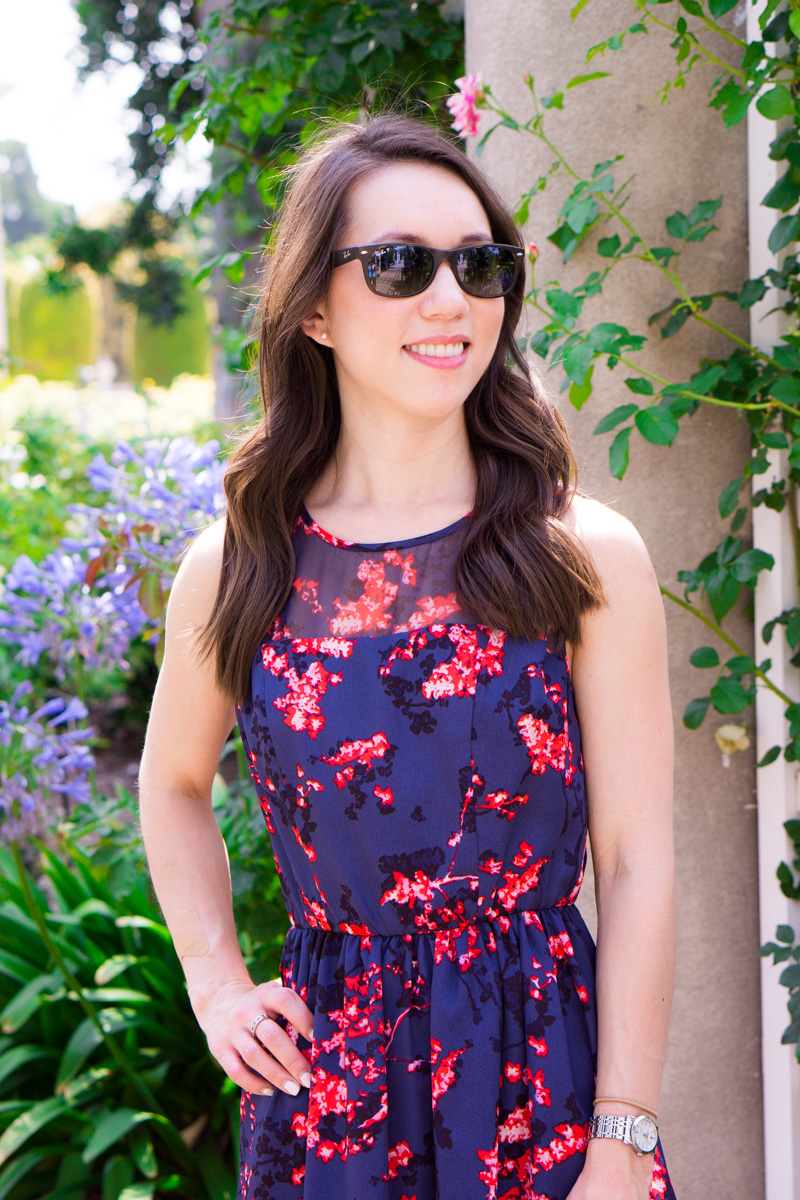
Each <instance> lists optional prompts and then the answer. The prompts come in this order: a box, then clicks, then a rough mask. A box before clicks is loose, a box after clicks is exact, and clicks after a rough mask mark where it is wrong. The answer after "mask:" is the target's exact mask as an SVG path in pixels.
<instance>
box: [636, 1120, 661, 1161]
mask: <svg viewBox="0 0 800 1200" xmlns="http://www.w3.org/2000/svg"><path fill="white" fill-rule="evenodd" d="M631 1141H632V1142H633V1144H634V1146H635V1147H636V1149H637V1150H638V1151H639V1153H640V1154H650V1153H651V1152H652V1151H653V1150H655V1148H656V1142H657V1141H658V1129H657V1128H656V1123H655V1121H653V1120H651V1119H650V1117H637V1118H636V1120H635V1121H634V1122H633V1125H632V1126H631Z"/></svg>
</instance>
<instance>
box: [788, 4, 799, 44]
mask: <svg viewBox="0 0 800 1200" xmlns="http://www.w3.org/2000/svg"><path fill="white" fill-rule="evenodd" d="M789 28H790V29H791V31H792V33H793V34H794V36H795V37H796V38H800V12H798V11H797V9H796V8H793V9H792V11H791V12H790V13H789Z"/></svg>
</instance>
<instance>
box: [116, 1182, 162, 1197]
mask: <svg viewBox="0 0 800 1200" xmlns="http://www.w3.org/2000/svg"><path fill="white" fill-rule="evenodd" d="M155 1191H156V1185H155V1184H154V1183H144V1182H142V1183H132V1184H130V1186H129V1187H126V1188H125V1189H124V1190H123V1191H121V1192H120V1194H119V1196H118V1197H117V1200H153V1196H154V1195H155Z"/></svg>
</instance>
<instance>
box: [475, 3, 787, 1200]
mask: <svg viewBox="0 0 800 1200" xmlns="http://www.w3.org/2000/svg"><path fill="white" fill-rule="evenodd" d="M570 7H571V5H569V4H567V3H566V2H564V0H562V2H561V3H553V0H466V10H465V17H466V38H467V69H468V71H481V72H482V73H483V77H484V79H485V80H486V81H487V82H488V83H489V84H490V85H491V88H492V90H493V92H494V94H495V95H496V96H497V98H498V99H499V100H500V102H501V103H502V104H503V105H504V107H505V108H506V109H507V110H509V111H510V112H512V113H513V114H514V115H515V116H519V117H521V118H522V119H523V120H527V118H528V116H529V115H530V112H531V109H530V98H529V93H528V89H527V87H526V85H525V83H524V79H523V76H524V75H525V74H526V72H531V73H532V74H533V76H534V78H535V80H536V90H537V94H538V95H539V96H542V95H547V94H549V93H550V92H552V91H554V90H555V89H556V88H558V87H560V86H563V85H564V84H565V83H566V82H567V81H568V80H569V79H570V78H571V77H572V76H574V75H577V74H582V73H585V72H587V71H592V70H605V71H610V72H612V73H613V76H612V78H609V79H604V80H601V81H599V82H596V83H593V84H589V85H586V86H585V87H581V88H576V89H575V90H573V91H570V92H568V93H567V94H566V98H565V106H564V110H563V112H562V111H557V110H550V112H549V113H548V116H547V132H548V136H549V137H550V138H551V140H552V141H553V142H554V143H555V144H557V145H558V147H559V149H560V150H561V151H562V152H563V153H565V155H566V157H567V158H568V160H570V161H571V162H572V163H573V164H574V165H575V166H576V167H577V168H578V169H579V170H580V171H582V172H587V173H589V172H591V169H592V167H593V166H594V164H595V163H598V162H601V161H603V160H605V159H609V158H613V157H614V156H615V155H616V154H618V153H624V155H625V159H624V162H622V163H620V164H618V165H617V166H616V168H615V171H616V178H617V180H618V181H620V182H621V181H622V180H623V179H625V178H627V177H629V176H631V175H635V179H634V181H633V184H632V186H631V200H630V202H629V205H628V207H627V208H626V213H627V214H628V215H629V217H630V219H631V220H632V221H633V223H634V225H635V226H637V227H638V228H639V229H640V230H641V232H642V234H643V235H644V236H645V237H646V238H648V240H649V241H650V244H651V245H663V244H665V241H668V239H667V238H666V235H665V231H664V218H665V217H666V216H667V215H669V214H670V213H672V212H674V211H675V210H676V209H680V210H682V211H684V212H687V213H688V212H689V211H690V209H691V208H692V206H693V205H694V204H695V203H696V202H697V201H698V200H707V199H712V198H716V197H717V196H719V195H720V194H722V195H723V196H724V202H723V205H722V207H721V209H720V210H719V212H718V214H717V218H716V223H717V225H718V226H719V232H718V233H715V234H712V235H711V236H710V237H708V238H707V240H706V241H704V242H703V243H701V244H698V245H696V246H694V247H690V249H689V251H688V253H687V254H686V255H685V256H684V258H683V259H682V262H683V263H684V264H685V265H684V267H683V275H684V279H685V282H686V284H687V287H688V288H689V290H690V291H692V292H704V293H705V292H711V291H716V290H718V289H722V288H734V287H737V285H739V284H740V283H741V281H742V280H744V279H745V278H746V277H747V207H746V206H747V194H746V189H747V175H746V145H745V126H744V124H741V125H740V126H738V127H736V128H735V129H733V130H732V131H730V132H726V130H725V128H724V126H723V124H722V121H721V119H720V117H719V114H718V113H716V112H713V111H712V110H710V109H709V108H708V107H707V90H708V87H709V85H710V83H711V81H712V78H713V74H714V73H716V68H708V69H706V70H705V71H698V72H697V73H696V74H693V75H691V76H690V77H689V79H688V80H687V85H686V90H685V91H674V92H672V93H671V94H670V96H669V98H668V100H667V102H666V104H664V105H661V104H659V103H658V101H657V100H656V101H654V96H655V93H656V92H657V90H658V89H659V87H660V86H661V85H662V84H663V83H664V82H665V81H666V80H667V79H670V78H673V77H674V75H675V73H676V68H675V61H674V52H673V51H671V50H670V48H669V38H668V37H667V36H663V37H662V36H660V35H659V34H658V33H656V34H652V33H651V34H650V36H649V37H644V36H638V37H632V38H630V39H629V44H626V48H625V49H624V50H623V51H622V52H616V53H614V52H607V53H606V55H605V57H604V58H599V57H597V58H595V59H593V61H592V65H591V66H590V67H586V66H585V65H584V64H585V55H586V51H587V49H588V48H589V47H590V46H592V45H595V44H596V43H598V42H600V41H602V40H604V38H606V37H607V36H608V35H610V34H612V33H618V32H620V31H621V30H623V29H624V28H626V27H627V26H628V25H630V24H632V22H633V21H634V20H635V19H636V9H635V7H634V5H633V4H632V3H630V2H629V0H592V3H591V4H590V5H588V7H587V8H586V9H585V10H584V11H583V12H582V13H581V15H580V16H579V17H578V19H577V20H576V21H575V22H574V23H571V22H570V19H569V10H570ZM734 19H735V18H734ZM736 32H737V33H739V34H740V35H741V36H744V33H743V26H741V27H738V28H737V29H736ZM715 52H716V53H718V54H719V55H720V56H724V55H725V53H726V44H723V43H721V44H720V45H719V46H717V47H716V48H715ZM483 127H484V129H485V128H486V127H487V124H486V119H484V125H483ZM551 161H552V159H551V155H550V153H549V152H548V151H547V150H546V149H545V148H544V147H542V146H541V144H540V143H538V142H536V141H535V140H534V139H533V138H531V137H530V136H529V135H526V134H520V133H515V132H513V131H510V130H506V129H503V130H499V131H498V133H496V134H495V135H493V138H492V139H491V140H490V141H489V143H488V145H487V147H486V150H485V152H484V155H483V158H482V163H483V165H484V166H485V167H486V168H487V169H488V170H489V172H490V174H491V175H492V176H493V178H494V179H495V180H496V182H497V183H498V184H499V185H500V187H501V189H502V191H503V193H504V194H505V196H506V198H507V199H508V200H509V201H510V202H512V203H516V202H517V200H518V199H519V196H520V195H521V193H522V192H524V191H527V190H528V189H529V188H530V187H531V186H532V184H533V183H534V182H535V181H536V179H537V178H538V177H539V176H540V175H542V174H544V173H545V172H546V171H547V170H548V169H549V167H550V164H551ZM569 190H570V188H569V184H568V182H567V181H566V180H562V179H558V180H556V181H555V182H553V183H551V184H549V185H548V187H547V190H546V191H545V193H544V194H543V195H538V196H537V197H536V198H535V200H534V201H533V203H532V204H531V208H530V219H529V222H528V225H527V229H526V232H527V236H528V238H529V239H530V240H533V241H536V242H537V244H538V246H539V248H540V251H541V257H540V259H539V261H538V263H537V264H536V280H537V283H544V282H546V281H548V280H551V279H556V278H559V279H561V280H564V281H566V282H567V283H568V284H569V285H570V286H573V285H574V284H575V283H576V282H578V281H580V280H582V279H583V278H585V276H586V275H587V274H588V272H589V270H591V269H593V268H594V267H595V266H596V262H597V260H596V259H595V258H594V256H593V255H591V254H590V253H589V252H587V251H586V250H581V249H579V250H578V251H577V252H576V254H575V256H574V258H573V260H572V262H571V263H569V264H568V266H566V267H565V266H564V265H563V264H562V262H561V256H560V254H559V252H558V251H556V249H555V248H554V247H553V246H552V244H551V243H549V242H547V240H546V238H547V234H548V233H551V232H552V231H553V230H554V229H555V227H556V225H557V216H558V210H559V208H560V207H561V204H562V203H563V200H564V198H565V196H566V195H567V193H568V191H569ZM673 298H674V297H673V292H672V290H671V288H670V286H669V284H668V283H666V281H664V280H663V278H662V277H660V276H658V275H657V274H656V273H655V272H654V271H653V270H652V268H649V267H647V266H646V265H645V264H640V263H633V264H630V265H627V266H620V267H618V268H616V269H615V271H614V273H613V274H612V276H611V278H610V280H609V283H608V284H607V285H606V288H605V290H604V293H603V295H602V296H601V297H600V298H599V299H597V300H595V301H594V302H593V303H592V306H591V307H587V309H585V310H584V311H585V313H586V315H587V318H588V319H587V322H586V323H587V324H590V325H591V324H594V323H595V322H597V321H616V322H618V323H620V324H622V325H626V326H627V327H628V328H630V329H631V330H632V331H633V332H640V333H647V332H648V330H647V326H646V319H647V317H648V316H649V315H650V314H651V313H653V312H655V311H657V310H658V309H661V308H663V307H665V306H666V305H668V304H669V303H670V301H671V300H672V299H673ZM719 303H720V305H721V307H720V310H719V311H720V314H721V320H722V322H723V323H724V324H726V325H728V326H729V327H730V328H732V329H734V330H735V332H737V333H738V334H739V335H740V336H742V337H744V338H746V337H747V336H748V324H747V313H746V312H743V311H741V310H739V309H737V308H735V307H734V306H733V305H727V306H726V305H725V304H724V302H719ZM723 307H724V309H725V311H724V312H723ZM537 318H538V314H537V313H535V312H534V311H530V312H529V314H528V318H527V320H528V330H529V331H531V330H534V329H536V328H537V326H538V324H539V321H538V319H537ZM731 349H732V346H731V344H730V343H729V342H728V341H727V340H726V339H725V338H723V337H722V336H720V335H718V334H716V333H714V332H713V331H712V330H709V329H707V328H705V327H703V326H701V325H699V324H697V323H696V322H691V321H690V322H688V323H687V325H685V326H684V328H683V330H682V331H681V332H680V333H679V334H678V335H677V336H676V337H674V338H672V339H670V340H667V341H662V340H661V339H660V338H659V337H658V336H656V338H655V339H654V340H653V342H652V347H651V348H650V349H649V350H648V359H647V362H646V365H647V367H648V368H649V369H651V370H653V371H654V372H656V373H657V374H659V375H662V376H665V377H667V378H669V379H671V380H675V381H679V380H684V379H688V378H689V376H690V374H691V373H692V372H693V371H695V370H697V364H698V360H699V359H700V358H701V357H702V356H709V357H712V358H713V357H715V356H718V357H722V356H727V355H728V354H729V353H730V352H731ZM534 361H536V362H539V363H540V362H541V360H538V359H536V360H534ZM625 373H628V372H625ZM622 378H623V369H622V368H618V369H617V370H616V371H614V372H609V371H607V370H606V369H605V367H604V366H600V365H598V366H596V367H595V372H594V381H595V393H594V395H593V396H592V397H591V398H590V400H589V401H588V402H587V403H586V405H585V406H584V408H583V409H581V410H580V411H579V412H576V411H575V410H574V409H572V408H571V406H570V405H569V403H568V401H567V398H566V393H565V394H564V395H563V396H562V397H561V398H560V399H559V401H558V402H559V407H560V409H561V411H562V412H563V413H564V415H565V417H566V419H567V421H568V423H569V426H570V431H571V434H572V437H573V441H574V446H575V450H576V453H577V457H578V461H579V467H580V484H581V486H582V487H583V489H584V490H585V491H587V492H588V493H589V495H591V496H593V497H595V498H596V499H598V500H601V501H602V502H603V503H605V504H608V505H610V506H612V507H613V508H615V509H616V510H617V511H619V512H622V513H624V514H625V516H627V517H628V518H629V519H630V520H632V521H633V523H634V524H635V525H636V527H637V528H638V529H639V531H640V533H641V534H642V536H643V537H644V539H645V542H646V543H647V546H648V548H649V550H650V554H651V557H652V559H653V563H654V566H655V569H656V573H657V575H658V578H659V581H660V582H661V583H662V585H664V586H666V587H668V588H670V589H671V590H672V591H677V592H679V593H680V592H681V591H682V588H681V585H679V584H678V583H677V572H678V570H680V569H681V568H686V567H694V566H696V565H697V564H698V563H699V561H700V559H701V558H702V557H703V556H704V555H705V554H707V553H708V552H709V551H710V550H712V549H713V548H714V546H715V545H716V544H717V542H718V541H719V540H720V537H721V536H722V533H723V523H722V522H721V520H720V518H719V514H718V511H717V500H718V497H719V493H720V491H721V490H722V488H723V487H724V485H725V484H726V483H728V482H729V481H730V480H732V479H735V478H736V477H737V476H738V475H739V474H740V471H741V464H742V461H743V460H744V458H745V457H746V455H747V453H748V444H749V439H748V433H747V426H746V424H745V422H744V421H743V420H741V419H737V418H736V417H734V416H733V415H732V414H730V413H725V412H721V411H720V410H718V409H714V408H712V407H711V406H709V405H703V406H702V407H701V408H700V409H699V410H698V411H697V412H696V413H695V414H694V416H692V417H691V418H688V419H686V421H685V424H682V426H681V433H680V435H679V437H678V439H677V441H676V443H675V444H674V445H673V446H672V447H671V448H665V447H656V446H651V445H649V444H647V443H645V442H644V441H643V440H642V439H641V438H640V437H639V436H638V435H636V434H634V436H633V437H632V438H631V464H630V467H629V469H628V472H627V474H626V476H625V478H624V480H623V481H622V482H618V481H616V480H614V479H612V477H611V475H610V472H609V469H608V447H609V442H610V438H609V437H608V435H605V436H600V437H593V436H592V430H593V429H594V427H595V425H596V424H597V422H598V421H599V420H600V418H601V417H602V416H603V415H604V413H606V412H608V411H610V410H611V409H612V408H614V407H616V406H617V405H620V404H623V403H625V402H626V401H629V400H630V399H631V395H630V393H629V392H628V390H627V389H626V388H625V387H624V386H623V384H622ZM546 381H547V382H548V383H549V384H550V386H551V391H552V393H553V395H556V394H557V392H558V387H559V384H560V382H561V377H560V376H559V375H558V373H557V372H555V371H554V372H553V373H552V374H550V375H548V376H547V377H546ZM743 535H744V536H745V537H748V536H749V532H748V530H747V529H746V528H745V530H744V531H743ZM665 608H666V615H667V622H668V632H669V641H670V673H671V688H672V696H673V707H674V720H675V735H676V773H675V831H676V848H677V879H678V921H679V935H678V966H677V980H676V991H675V1003H674V1008H673V1020H672V1028H671V1033H670V1042H669V1050H668V1060H667V1065H666V1070H665V1075H664V1083H663V1089H662V1098H661V1114H660V1115H661V1122H660V1123H661V1129H662V1137H663V1142H664V1147H665V1153H666V1157H667V1162H668V1164H669V1168H670V1173H671V1175H672V1177H673V1182H674V1185H675V1189H676V1192H677V1196H678V1200H759V1197H763V1195H764V1181H763V1139H762V1125H761V1122H762V1115H761V1066H760V1025H759V1020H760V1018H759V958H758V946H759V936H758V911H757V904H758V901H757V857H756V820H755V803H754V800H755V796H754V759H753V755H752V752H747V753H745V754H742V753H738V754H736V755H735V756H734V758H733V761H732V763H731V765H730V767H728V768H727V769H726V768H724V767H723V765H722V760H721V755H720V752H719V750H718V748H717V746H716V743H715V741H714V737H713V732H714V729H715V728H716V727H718V726H719V725H721V724H723V723H724V718H721V717H720V716H719V715H718V714H715V713H712V714H710V715H709V716H707V717H706V721H705V722H704V724H703V726H702V727H701V728H700V730H698V731H695V732H690V731H689V730H687V729H686V728H685V727H684V726H683V723H682V721H681V716H682V713H683V710H684V708H685V706H686V704H687V702H688V701H689V700H691V699H692V698H693V697H694V696H697V695H702V694H704V693H706V691H707V682H706V679H705V677H704V675H703V673H702V672H700V671H698V670H696V669H695V668H693V667H692V666H691V665H690V664H689V661H688V659H689V654H690V653H691V651H692V649H694V648H695V647H696V646H698V645H702V644H706V643H708V642H709V641H713V635H710V636H708V637H706V636H704V634H703V627H702V626H701V625H700V623H699V622H697V621H696V620H695V619H694V618H693V617H692V616H691V615H689V614H687V613H685V612H684V611H682V610H680V609H679V608H678V607H677V606H676V605H675V604H673V603H672V602H671V601H669V600H665ZM739 608H741V605H740V606H739ZM726 628H727V629H728V630H729V632H730V633H731V634H732V636H733V637H735V638H736V640H737V641H738V642H739V643H740V644H741V645H743V646H744V647H745V648H746V652H747V653H750V652H751V649H752V644H753V630H752V623H751V621H749V620H748V619H747V618H746V617H745V616H743V615H738V616H736V617H735V618H729V619H728V621H727V622H726ZM720 649H723V648H722V647H721V648H720ZM613 702H614V703H619V704H622V705H624V703H625V698H624V697H614V698H613ZM748 719H752V718H748ZM776 865H777V864H776ZM583 907H584V909H585V910H587V911H586V915H587V919H588V920H589V921H590V923H591V921H592V920H593V912H592V911H591V910H592V909H593V902H592V897H591V883H589V885H588V886H587V887H585V888H584V893H583ZM644 936H646V934H645V935H644Z"/></svg>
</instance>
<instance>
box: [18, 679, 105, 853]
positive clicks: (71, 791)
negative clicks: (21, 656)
mask: <svg viewBox="0 0 800 1200" xmlns="http://www.w3.org/2000/svg"><path fill="white" fill-rule="evenodd" d="M32 691H33V689H32V686H31V684H30V682H29V681H28V680H25V681H24V682H23V683H21V684H20V685H19V687H18V688H17V689H16V690H15V691H14V693H13V695H12V697H11V699H10V700H2V701H0V835H1V836H3V837H4V838H11V837H22V836H29V835H30V834H31V833H36V832H40V831H41V829H42V827H43V826H45V827H46V826H47V825H48V824H49V823H51V822H52V819H53V812H52V802H53V801H54V800H59V801H60V803H61V809H62V812H63V815H65V816H66V815H67V813H69V811H70V809H71V808H72V806H73V805H75V804H81V803H85V802H86V801H88V800H89V798H90V796H91V785H90V782H89V773H90V772H91V771H92V770H93V768H94V758H93V756H92V752H91V750H90V749H89V745H88V742H89V739H90V738H91V736H92V733H93V730H92V729H90V728H86V727H81V728H74V729H67V728H65V726H66V725H68V724H70V723H71V722H73V721H84V720H85V719H86V717H87V710H86V706H85V705H84V704H83V703H82V702H81V701H80V700H79V699H78V698H77V697H76V696H72V697H68V698H64V697H62V696H56V697H53V698H52V699H51V700H48V701H46V703H45V704H42V705H40V707H39V708H37V709H36V710H35V711H34V712H31V711H30V708H29V707H28V705H27V704H25V703H24V700H25V698H26V697H28V696H29V695H30V694H31V693H32Z"/></svg>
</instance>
